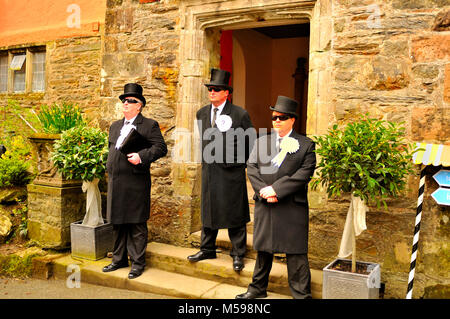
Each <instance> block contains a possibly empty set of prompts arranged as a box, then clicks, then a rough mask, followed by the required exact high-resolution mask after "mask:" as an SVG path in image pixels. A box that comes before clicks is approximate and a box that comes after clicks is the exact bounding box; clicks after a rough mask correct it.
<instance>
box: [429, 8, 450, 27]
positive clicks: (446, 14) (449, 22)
mask: <svg viewBox="0 0 450 319" xmlns="http://www.w3.org/2000/svg"><path fill="white" fill-rule="evenodd" d="M432 30H433V31H450V10H447V11H442V12H440V13H439V14H438V15H437V16H436V19H435V21H434V25H433V28H432Z"/></svg>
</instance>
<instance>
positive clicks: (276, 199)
mask: <svg viewBox="0 0 450 319" xmlns="http://www.w3.org/2000/svg"><path fill="white" fill-rule="evenodd" d="M267 202H268V203H278V198H277V197H276V196H272V197H269V198H267Z"/></svg>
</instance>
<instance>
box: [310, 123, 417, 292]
mask: <svg viewBox="0 0 450 319" xmlns="http://www.w3.org/2000/svg"><path fill="white" fill-rule="evenodd" d="M404 136H405V128H404V127H403V126H402V123H394V122H389V121H384V120H377V119H373V118H369V116H368V114H366V115H365V116H362V117H361V118H360V119H359V120H358V121H355V122H352V123H349V124H347V125H346V126H345V127H344V128H343V129H340V128H339V127H338V125H337V124H335V125H334V126H333V127H332V128H331V129H330V130H328V133H327V134H325V135H322V136H316V137H314V140H315V142H316V145H317V146H316V153H317V154H318V155H319V158H320V162H319V164H318V166H317V171H316V173H317V177H315V178H314V179H313V181H312V183H311V186H312V188H313V189H316V188H317V187H318V186H319V185H322V186H323V187H324V188H325V189H326V192H327V194H328V196H329V197H335V196H341V195H343V194H350V195H351V202H350V207H349V210H348V213H347V218H346V222H345V226H344V231H343V235H342V240H341V246H340V250H339V254H338V257H339V258H344V257H347V256H349V255H350V254H351V255H352V260H351V272H352V273H356V272H357V270H358V269H361V270H360V271H358V272H359V273H366V274H367V275H368V276H369V277H370V274H369V271H368V269H367V268H372V270H376V269H375V268H377V267H378V270H377V271H378V274H375V275H373V276H378V278H364V279H363V280H366V281H367V282H369V281H370V280H371V281H372V282H373V285H372V286H370V285H369V286H368V287H369V288H375V287H374V286H379V265H378V264H370V263H362V262H361V263H358V264H357V262H356V236H358V235H359V234H360V233H361V232H362V231H364V230H365V229H366V222H365V219H366V212H367V210H368V207H367V204H368V203H369V202H370V203H376V204H377V206H378V207H380V205H381V204H384V207H385V208H387V205H386V201H385V200H386V199H387V198H388V197H397V196H399V195H400V194H401V192H402V191H403V190H404V188H405V186H406V182H407V181H406V177H407V176H408V175H409V174H411V173H413V169H412V161H411V159H412V155H413V151H412V149H413V147H412V145H411V144H407V143H405V141H404ZM345 264H350V261H349V260H343V259H337V260H335V261H334V262H333V263H331V264H330V265H328V266H327V267H326V268H325V269H324V287H323V289H324V290H323V294H324V296H323V297H324V298H333V296H330V291H325V290H326V287H325V286H326V285H327V284H326V283H325V274H326V273H325V270H326V269H329V268H335V269H336V268H338V269H339V268H341V269H342V268H345V267H344V266H345ZM369 279H370V280H369ZM328 288H329V287H328ZM341 288H342V287H341ZM341 288H339V289H340V290H342V289H341ZM354 290H355V289H354V287H353V292H352V293H354V292H355V291H354ZM352 293H350V295H347V296H344V298H357V296H354V295H353V296H352ZM370 294H372V296H375V295H378V289H377V290H376V294H373V289H372V290H369V291H368V295H366V297H367V298H371V297H370V296H369V295H370ZM331 295H332V293H331ZM338 298H340V297H338ZM363 298H364V297H363Z"/></svg>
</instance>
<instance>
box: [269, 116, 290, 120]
mask: <svg viewBox="0 0 450 319" xmlns="http://www.w3.org/2000/svg"><path fill="white" fill-rule="evenodd" d="M290 118H291V117H290V116H289V115H275V116H272V121H276V120H277V119H279V120H280V121H286V120H289V119H290Z"/></svg>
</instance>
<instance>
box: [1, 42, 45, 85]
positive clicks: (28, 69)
mask: <svg viewBox="0 0 450 319" xmlns="http://www.w3.org/2000/svg"><path fill="white" fill-rule="evenodd" d="M5 52H7V55H8V71H7V74H8V79H7V90H6V91H1V92H0V94H26V93H45V91H46V89H47V85H46V84H47V81H46V79H47V54H46V53H47V50H46V47H45V46H36V47H27V48H14V49H7V50H2V52H0V53H2V54H3V55H4V53H5ZM38 52H45V59H44V78H43V81H44V90H35V91H34V90H33V59H34V54H35V53H38ZM19 54H25V55H26V58H25V61H24V64H25V90H24V91H15V90H14V75H15V73H14V72H15V70H11V68H10V66H11V62H12V59H13V57H14V55H19Z"/></svg>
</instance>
